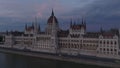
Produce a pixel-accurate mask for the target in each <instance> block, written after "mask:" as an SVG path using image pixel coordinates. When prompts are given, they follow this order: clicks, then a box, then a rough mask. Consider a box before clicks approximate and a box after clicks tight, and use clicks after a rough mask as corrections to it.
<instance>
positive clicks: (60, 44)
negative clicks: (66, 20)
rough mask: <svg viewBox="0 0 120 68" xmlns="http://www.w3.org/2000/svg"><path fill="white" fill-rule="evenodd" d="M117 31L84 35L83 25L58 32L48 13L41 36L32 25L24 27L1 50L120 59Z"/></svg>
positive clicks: (54, 20)
mask: <svg viewBox="0 0 120 68" xmlns="http://www.w3.org/2000/svg"><path fill="white" fill-rule="evenodd" d="M119 35H120V31H119V30H118V29H112V30H109V31H103V30H101V31H99V32H86V22H85V21H84V20H82V23H81V24H73V23H72V21H71V24H70V29H69V30H61V29H60V28H59V22H58V20H57V18H56V17H55V15H54V12H53V11H52V13H51V16H50V17H49V19H48V21H47V27H46V29H45V31H44V32H42V31H41V30H40V26H39V24H38V23H37V21H35V22H34V23H33V24H32V26H27V25H26V26H25V31H24V32H17V31H15V32H8V33H7V35H6V36H5V45H4V46H3V47H7V48H16V49H21V50H24V49H27V50H30V51H38V52H45V53H54V54H61V55H62V54H66V55H73V56H77V55H88V56H95V57H103V58H113V59H120V54H119V51H120V47H119V46H120V43H119V40H120V38H119Z"/></svg>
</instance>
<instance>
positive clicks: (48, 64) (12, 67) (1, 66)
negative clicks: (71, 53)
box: [0, 53, 106, 68]
mask: <svg viewBox="0 0 120 68" xmlns="http://www.w3.org/2000/svg"><path fill="white" fill-rule="evenodd" d="M0 68H104V67H98V66H89V65H83V64H76V63H70V62H62V61H56V60H47V59H40V58H33V57H28V56H20V55H14V54H4V53H0ZM105 68H106V67H105Z"/></svg>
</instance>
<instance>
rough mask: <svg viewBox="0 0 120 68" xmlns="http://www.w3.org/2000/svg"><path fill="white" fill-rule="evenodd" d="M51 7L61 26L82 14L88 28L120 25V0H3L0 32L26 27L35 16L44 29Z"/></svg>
mask: <svg viewBox="0 0 120 68" xmlns="http://www.w3.org/2000/svg"><path fill="white" fill-rule="evenodd" d="M52 8H53V10H54V13H55V16H56V17H57V19H58V21H59V24H60V27H61V28H62V29H68V28H69V23H70V19H73V21H75V22H76V23H81V18H82V17H84V18H85V19H86V23H87V30H88V31H98V30H99V29H100V28H101V27H103V29H109V28H120V0H0V31H6V30H9V31H11V30H23V29H24V25H25V24H29V25H30V24H31V23H32V22H33V21H34V18H35V17H37V18H38V23H40V24H41V28H44V27H45V26H46V23H47V19H48V18H49V16H50V15H51V11H52Z"/></svg>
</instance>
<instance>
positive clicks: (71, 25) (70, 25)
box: [70, 19, 72, 27]
mask: <svg viewBox="0 0 120 68" xmlns="http://www.w3.org/2000/svg"><path fill="white" fill-rule="evenodd" d="M70 27H72V19H71V21H70Z"/></svg>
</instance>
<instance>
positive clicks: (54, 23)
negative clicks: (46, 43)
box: [46, 10, 59, 53]
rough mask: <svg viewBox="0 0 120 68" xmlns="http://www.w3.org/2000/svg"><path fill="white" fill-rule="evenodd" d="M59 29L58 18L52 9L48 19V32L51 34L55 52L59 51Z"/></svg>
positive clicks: (52, 46)
mask: <svg viewBox="0 0 120 68" xmlns="http://www.w3.org/2000/svg"><path fill="white" fill-rule="evenodd" d="M58 31H59V25H58V20H57V18H56V17H55V16H54V12H53V10H52V13H51V16H50V17H49V19H48V21H47V28H46V33H47V34H48V35H51V48H52V49H53V53H57V50H58V37H57V33H58Z"/></svg>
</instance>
